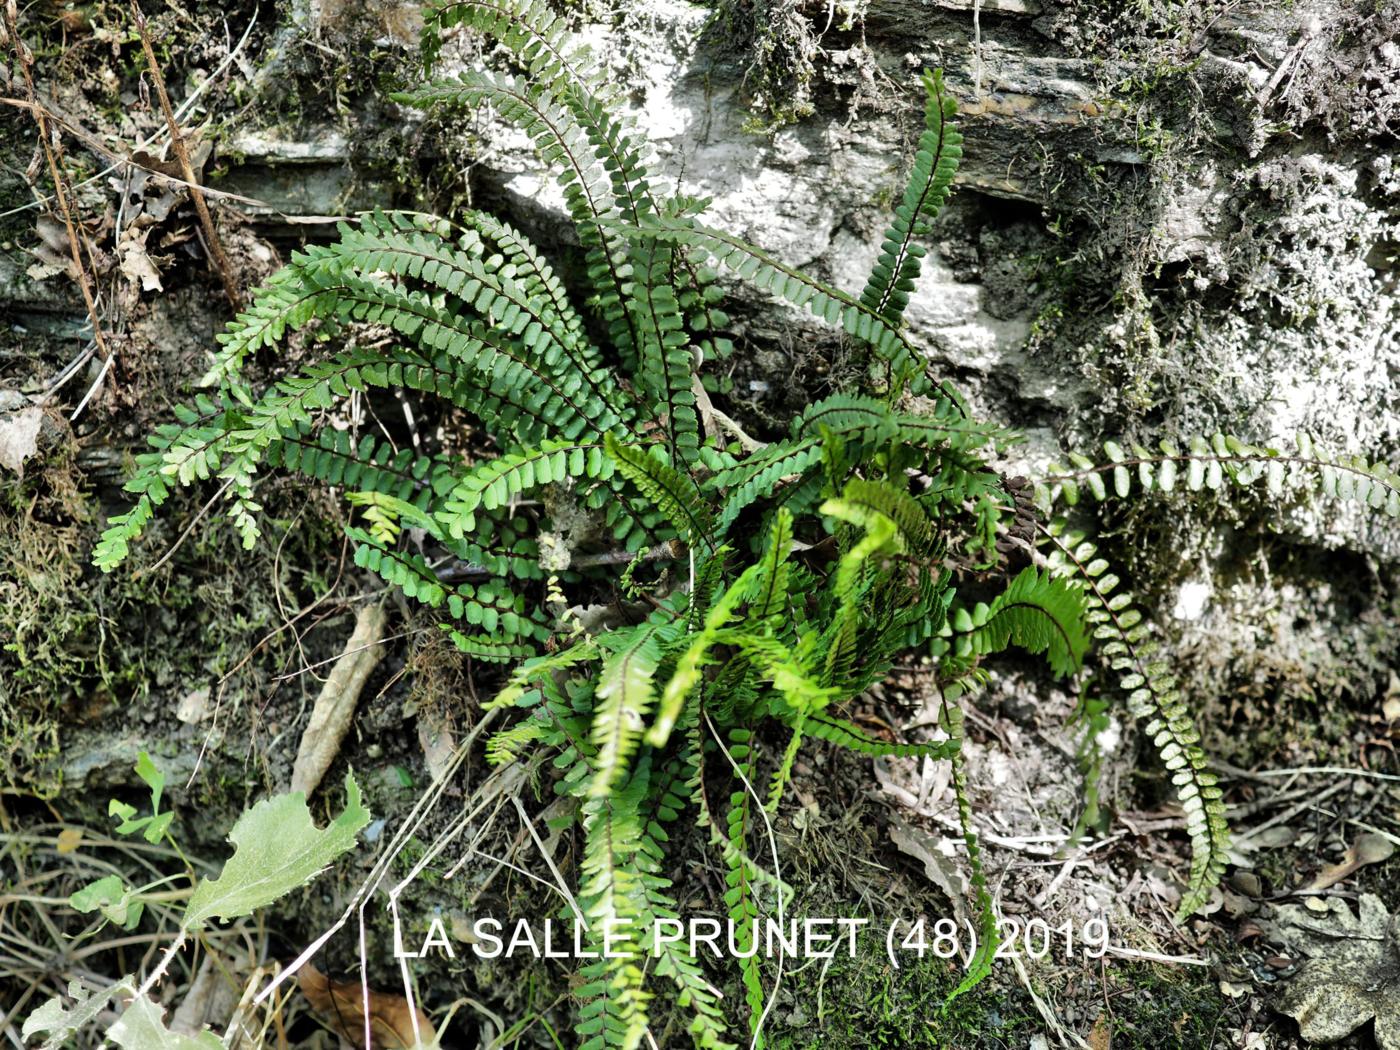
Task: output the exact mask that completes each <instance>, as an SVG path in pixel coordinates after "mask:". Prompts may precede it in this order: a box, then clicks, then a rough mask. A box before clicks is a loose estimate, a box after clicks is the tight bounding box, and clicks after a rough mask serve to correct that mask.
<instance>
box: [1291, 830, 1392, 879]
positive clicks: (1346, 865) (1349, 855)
mask: <svg viewBox="0 0 1400 1050" xmlns="http://www.w3.org/2000/svg"><path fill="white" fill-rule="evenodd" d="M1394 853H1395V843H1393V842H1391V841H1390V839H1388V838H1387V837H1386V836H1384V835H1377V834H1376V833H1375V832H1371V831H1368V832H1366V833H1365V834H1364V835H1360V836H1358V837H1357V839H1356V841H1355V842H1353V843H1352V844H1351V846H1350V847H1349V848H1348V849H1347V851H1346V854H1345V855H1344V856H1343V857H1342V859H1341V861H1340V862H1338V863H1336V864H1329V865H1327V867H1325V868H1323V869H1322V870H1321V871H1319V872H1318V873H1317V877H1316V878H1314V879H1313V880H1312V882H1310V883H1308V884H1307V886H1305V887H1304V889H1306V890H1314V891H1315V890H1325V889H1327V888H1328V887H1330V886H1335V885H1336V884H1337V883H1339V882H1341V881H1342V880H1343V879H1345V878H1346V877H1347V876H1349V875H1351V874H1352V873H1353V872H1354V871H1356V870H1357V869H1358V868H1364V867H1365V866H1366V865H1367V864H1379V863H1381V862H1382V861H1385V860H1389V859H1390V858H1391V856H1392V855H1393V854H1394Z"/></svg>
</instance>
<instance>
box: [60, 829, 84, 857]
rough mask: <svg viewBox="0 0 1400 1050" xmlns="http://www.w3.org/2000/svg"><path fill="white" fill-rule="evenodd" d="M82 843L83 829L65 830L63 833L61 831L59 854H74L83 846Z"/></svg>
mask: <svg viewBox="0 0 1400 1050" xmlns="http://www.w3.org/2000/svg"><path fill="white" fill-rule="evenodd" d="M82 842H83V829H82V828H64V829H63V830H62V831H60V832H59V833H58V843H57V847H58V852H60V853H72V852H74V851H75V850H77V848H78V847H79V846H80V845H82Z"/></svg>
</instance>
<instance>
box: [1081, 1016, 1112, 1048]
mask: <svg viewBox="0 0 1400 1050" xmlns="http://www.w3.org/2000/svg"><path fill="white" fill-rule="evenodd" d="M1084 1042H1086V1043H1087V1044H1088V1045H1089V1050H1113V1024H1112V1022H1111V1021H1109V1019H1108V1014H1107V1013H1101V1014H1099V1019H1098V1020H1097V1021H1095V1022H1094V1027H1093V1028H1091V1029H1090V1030H1089V1034H1088V1035H1087V1036H1085V1037H1084Z"/></svg>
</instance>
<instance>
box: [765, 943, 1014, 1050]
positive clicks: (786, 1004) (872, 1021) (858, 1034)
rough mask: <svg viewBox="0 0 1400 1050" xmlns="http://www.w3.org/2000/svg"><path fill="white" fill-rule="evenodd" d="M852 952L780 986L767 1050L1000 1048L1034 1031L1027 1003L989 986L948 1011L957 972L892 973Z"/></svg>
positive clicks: (944, 968) (927, 964) (938, 968)
mask: <svg viewBox="0 0 1400 1050" xmlns="http://www.w3.org/2000/svg"><path fill="white" fill-rule="evenodd" d="M865 947H866V949H867V950H866V951H863V952H858V953H857V955H856V957H855V958H849V957H838V958H834V959H832V960H831V961H830V965H829V966H826V967H823V965H822V960H814V961H811V962H809V963H807V964H806V965H805V966H801V967H800V968H799V969H798V970H796V971H795V972H794V973H791V974H789V975H788V976H787V977H786V978H785V979H784V981H783V992H782V1004H781V1005H779V1006H778V1007H776V1008H775V1009H774V1011H773V1020H772V1022H771V1023H770V1026H769V1035H770V1045H771V1046H773V1047H775V1048H779V1050H799V1048H800V1050H807V1048H812V1050H816V1048H819V1047H831V1048H833V1050H836V1048H841V1050H845V1048H852V1050H855V1048H870V1050H875V1048H885V1047H889V1048H903V1047H910V1048H912V1047H928V1048H930V1050H933V1048H940V1047H950V1046H957V1047H960V1048H967V1050H975V1048H978V1047H984V1046H985V1047H1001V1046H1006V1045H1014V1044H1016V1043H1020V1042H1023V1041H1024V1040H1025V1039H1026V1038H1027V1037H1028V1036H1029V1034H1030V1033H1031V1032H1033V1031H1036V1030H1037V1028H1038V1025H1039V1022H1038V1020H1036V1019H1035V1017H1034V1013H1033V1010H1032V1009H1031V1004H1030V1000H1029V997H1028V996H1026V995H1025V994H1024V993H1023V992H1021V991H1020V990H1019V989H1014V990H1008V989H1005V988H1000V987H998V986H997V985H996V984H995V983H994V982H989V983H987V984H984V985H981V986H979V987H978V988H976V989H974V990H973V991H971V992H969V993H967V994H965V995H963V996H960V997H959V998H957V999H955V1000H953V1001H952V1002H951V1003H948V997H949V995H951V994H952V992H953V990H954V989H955V988H956V987H957V985H958V982H959V981H961V980H962V971H961V969H960V968H958V967H957V966H955V965H953V964H950V963H947V962H944V961H943V960H940V959H933V958H928V959H924V960H921V961H920V960H916V961H913V962H905V963H904V964H903V965H902V966H901V968H900V969H897V970H896V969H895V968H894V967H893V966H892V965H891V964H890V962H889V960H888V959H886V958H885V957H884V956H883V955H881V956H872V955H870V954H869V950H873V949H870V946H869V945H866V946H865Z"/></svg>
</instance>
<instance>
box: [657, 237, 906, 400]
mask: <svg viewBox="0 0 1400 1050" xmlns="http://www.w3.org/2000/svg"><path fill="white" fill-rule="evenodd" d="M637 230H638V232H639V233H640V234H642V235H645V236H653V237H658V238H660V239H662V240H667V241H671V242H673V243H676V244H680V245H684V246H686V247H689V248H698V249H700V250H701V251H704V252H708V253H709V254H710V255H712V256H714V257H715V258H716V259H718V260H719V261H720V262H722V263H724V265H725V266H727V267H729V269H731V270H733V271H734V272H735V273H737V274H738V275H739V276H740V277H742V278H743V279H744V280H746V281H749V282H750V283H751V284H754V285H755V286H757V287H758V288H761V289H763V290H765V291H768V292H771V293H773V294H774V295H777V296H780V297H781V298H783V299H786V300H788V301H789V302H791V303H792V304H793V305H794V306H799V307H806V308H807V310H808V311H810V312H811V313H812V314H813V315H814V316H816V317H818V318H821V319H822V320H824V321H825V322H826V323H827V324H831V325H835V326H837V327H839V328H841V329H842V330H844V331H845V332H846V333H847V334H848V335H850V336H853V337H854V338H856V339H859V340H861V341H862V342H864V343H867V344H868V345H869V346H870V347H871V348H872V349H873V350H874V351H875V353H876V354H877V355H878V356H879V357H880V358H881V359H883V360H885V361H887V362H888V363H889V364H890V365H891V367H892V368H893V370H894V375H895V379H896V380H897V381H898V382H899V383H900V384H903V383H908V384H909V388H910V389H911V390H912V391H914V392H915V393H924V392H926V391H927V390H929V389H930V387H931V382H930V380H929V378H928V376H927V375H926V374H925V366H924V362H923V358H922V355H921V354H920V353H919V351H917V350H916V349H915V348H914V346H913V345H912V344H911V343H910V342H909V341H908V339H906V338H905V336H904V335H903V333H901V332H900V331H899V329H898V328H896V327H894V326H892V325H891V324H890V323H889V322H888V321H886V320H885V318H883V317H881V316H880V315H879V314H878V313H876V312H875V311H874V310H871V309H870V308H869V307H867V306H865V305H863V304H862V303H860V302H859V301H858V300H856V299H854V298H852V297H851V296H849V295H847V294H846V293H845V292H842V291H839V290H837V289H835V288H832V287H830V286H828V285H826V284H823V283H822V282H821V281H818V280H817V279H816V278H814V277H812V276H811V275H810V274H807V273H805V272H803V271H802V270H800V269H797V268H796V267H792V266H788V265H787V264H786V263H783V262H780V261H779V260H778V259H775V258H774V257H773V256H771V255H769V254H768V253H767V252H765V251H763V250H762V249H760V248H756V247H754V246H753V245H752V244H749V243H748V242H747V241H745V240H743V239H742V238H740V237H736V236H735V235H733V234H730V233H726V232H724V231H723V230H716V229H713V228H711V227H708V226H704V225H701V224H700V223H698V222H696V221H695V220H693V219H690V218H682V217H673V216H667V215H658V216H655V217H650V218H648V219H647V220H646V221H644V222H643V223H641V224H640V226H638V227H637Z"/></svg>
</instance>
